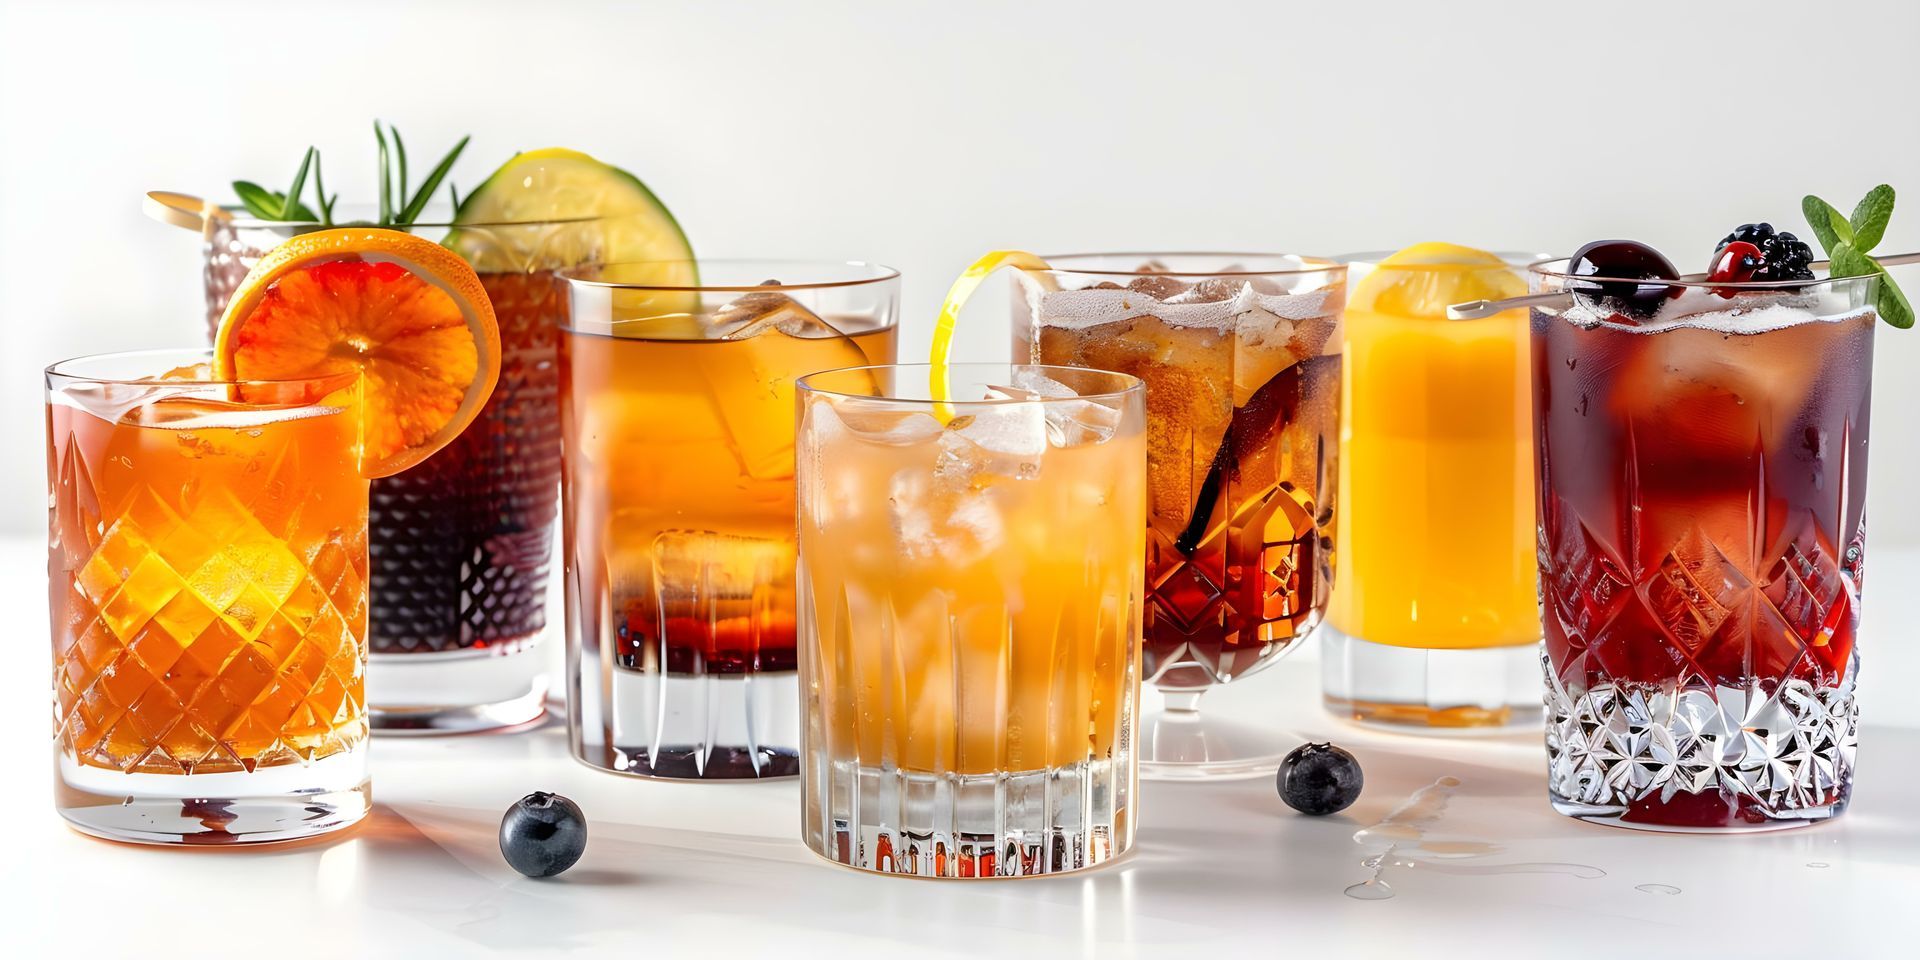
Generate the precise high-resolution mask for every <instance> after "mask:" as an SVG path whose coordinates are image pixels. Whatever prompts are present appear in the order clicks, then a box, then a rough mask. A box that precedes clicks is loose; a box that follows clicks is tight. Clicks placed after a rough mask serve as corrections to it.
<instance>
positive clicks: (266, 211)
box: [233, 147, 320, 220]
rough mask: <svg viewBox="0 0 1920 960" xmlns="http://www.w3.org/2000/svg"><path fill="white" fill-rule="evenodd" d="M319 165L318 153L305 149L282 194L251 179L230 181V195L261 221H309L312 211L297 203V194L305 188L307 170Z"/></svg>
mask: <svg viewBox="0 0 1920 960" xmlns="http://www.w3.org/2000/svg"><path fill="white" fill-rule="evenodd" d="M319 162H320V151H318V150H315V149H314V148H312V147H308V148H307V153H306V156H304V157H301V158H300V169H299V170H297V171H295V172H294V174H293V183H292V185H290V186H289V187H288V188H287V191H286V192H285V193H281V192H279V191H277V190H268V189H267V188H265V187H263V186H261V185H259V184H257V183H254V182H253V181H251V180H235V181H233V192H234V194H235V195H236V196H238V197H239V198H240V205H241V206H243V207H246V208H247V212H248V213H251V214H253V215H254V216H255V217H257V218H259V219H261V220H312V219H313V211H312V210H311V209H309V208H308V207H307V205H306V204H304V203H301V202H300V191H301V190H302V189H303V188H305V186H306V183H307V170H308V168H310V167H312V166H313V165H314V164H317V163H319Z"/></svg>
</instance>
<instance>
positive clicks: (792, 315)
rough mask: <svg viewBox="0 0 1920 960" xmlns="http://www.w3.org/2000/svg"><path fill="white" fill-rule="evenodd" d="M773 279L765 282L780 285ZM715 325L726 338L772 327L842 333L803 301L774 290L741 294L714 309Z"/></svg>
mask: <svg viewBox="0 0 1920 960" xmlns="http://www.w3.org/2000/svg"><path fill="white" fill-rule="evenodd" d="M777 284H778V281H774V280H769V281H767V282H766V283H765V284H764V286H776V285H777ZM711 323H712V326H713V329H714V330H715V331H716V332H717V333H718V335H719V338H720V339H722V340H745V339H747V338H749V337H757V336H759V335H760V334H762V333H765V332H766V331H768V330H778V331H780V332H781V333H784V334H786V335H787V336H789V337H805V338H807V339H826V338H829V337H837V336H840V331H839V330H836V329H834V327H833V325H832V324H830V323H828V322H826V321H825V320H822V319H820V317H819V316H818V315H817V314H815V313H814V312H813V311H811V310H808V309H807V308H806V307H803V306H801V305H800V302H799V301H797V300H795V299H793V298H792V297H789V296H787V295H786V294H784V293H780V292H778V291H774V290H761V291H757V292H754V293H749V294H747V295H746V296H743V297H738V298H736V299H734V300H733V301H731V302H729V303H728V304H726V305H725V306H723V307H721V308H720V309H718V310H715V311H714V312H713V319H712V321H711Z"/></svg>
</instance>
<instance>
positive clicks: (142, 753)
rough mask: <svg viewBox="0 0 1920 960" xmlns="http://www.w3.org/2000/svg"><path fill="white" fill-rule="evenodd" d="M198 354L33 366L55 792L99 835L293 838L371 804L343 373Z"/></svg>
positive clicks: (362, 507) (360, 586)
mask: <svg viewBox="0 0 1920 960" xmlns="http://www.w3.org/2000/svg"><path fill="white" fill-rule="evenodd" d="M209 359H210V355H209V354H208V353H206V352H205V351H201V352H197V353H196V352H190V351H174V352H154V353H132V354H114V355H108V356H97V357H87V358H83V359H77V360H68V361H65V362H63V363H57V364H54V365H53V366H52V367H49V368H47V372H46V385H47V484H48V489H49V492H50V504H51V506H50V509H49V511H48V532H49V536H48V557H47V570H48V579H49V581H50V583H49V587H50V592H51V601H52V626H53V664H54V669H53V694H54V706H55V724H54V758H55V760H54V768H55V778H54V782H55V804H56V806H57V807H58V809H59V811H60V814H61V815H62V816H64V817H65V818H66V819H67V821H68V822H69V823H71V824H72V825H73V826H75V827H76V828H78V829H80V830H82V831H84V832H86V833H90V834H93V835H95V836H100V837H106V838H109V839H114V840H130V841H139V842H146V843H197V844H220V843H258V842H265V841H274V840H290V839H296V838H300V837H306V836H312V835H314V834H320V833H325V832H328V831H330V830H338V829H340V828H342V827H345V826H348V825H350V824H352V823H354V822H355V821H357V820H359V819H360V818H361V817H362V816H364V815H365V814H366V812H367V809H368V805H369V800H368V791H367V764H366V760H367V754H366V738H367V711H366V705H365V703H366V701H365V697H364V690H363V685H364V678H365V667H366V658H367V649H366V628H367V481H366V480H364V479H362V478H361V476H360V474H359V471H358V466H357V463H356V460H355V456H356V443H357V437H358V434H357V431H356V420H355V418H354V417H353V415H352V414H351V413H349V412H347V411H346V410H344V409H343V408H342V407H341V406H338V405H334V404H333V403H331V402H330V395H332V394H334V393H335V391H339V390H346V389H351V388H352V386H353V383H354V378H353V377H352V376H347V377H340V378H332V379H329V380H305V381H277V382H249V383H221V382H213V381H211V380H209V379H208V372H207V371H208V370H209V369H210V368H209V366H208V361H209Z"/></svg>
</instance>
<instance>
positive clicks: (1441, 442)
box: [1322, 244, 1541, 728]
mask: <svg viewBox="0 0 1920 960" xmlns="http://www.w3.org/2000/svg"><path fill="white" fill-rule="evenodd" d="M1342 259H1346V260H1347V261H1348V277H1349V292H1348V296H1347V306H1346V317H1345V320H1346V322H1345V325H1344V331H1345V333H1344V336H1345V340H1346V345H1345V349H1344V351H1343V355H1344V357H1345V360H1344V363H1343V369H1342V380H1343V390H1342V406H1343V409H1342V411H1341V419H1340V423H1341V428H1340V494H1339V497H1340V502H1341V504H1342V512H1343V515H1344V517H1345V519H1344V521H1343V522H1342V523H1341V525H1340V527H1339V530H1338V534H1337V536H1336V540H1335V551H1336V553H1337V554H1338V556H1339V558H1340V577H1339V579H1338V580H1336V581H1335V583H1334V588H1333V598H1332V600H1331V602H1330V603H1329V605H1328V608H1327V621H1328V626H1329V627H1330V628H1331V629H1330V630H1328V631H1327V634H1328V637H1329V639H1328V640H1327V643H1326V646H1325V648H1324V649H1323V654H1324V656H1323V659H1322V669H1323V675H1324V676H1323V679H1324V684H1323V685H1324V690H1325V700H1326V704H1327V707H1328V709H1330V710H1332V711H1334V712H1335V713H1338V714H1341V715H1344V716H1349V717H1352V718H1354V719H1356V720H1361V721H1366V722H1373V723H1380V724H1389V725H1396V726H1402V727H1406V726H1413V727H1425V728H1484V727H1501V726H1504V725H1507V724H1512V723H1519V722H1523V721H1528V720H1537V719H1538V717H1539V710H1540V687H1539V682H1538V680H1537V679H1536V678H1535V676H1534V673H1535V671H1536V669H1537V661H1538V659H1539V652H1538V643H1539V640H1540V618H1539V606H1538V602H1537V593H1536V588H1535V583H1536V580H1537V572H1536V569H1537V568H1536V563H1535V558H1534V536H1533V476H1532V466H1531V464H1532V442H1531V436H1532V433H1531V431H1532V419H1531V406H1530V400H1529V394H1528V363H1529V359H1528V356H1529V355H1528V346H1527V342H1528V341H1527V314H1526V311H1525V310H1509V311H1506V312H1504V313H1500V314H1498V315H1495V316H1492V317H1487V318H1484V319H1479V320H1448V319H1446V307H1447V306H1448V304H1450V303H1456V302H1460V301H1464V300H1473V299H1486V298H1497V297H1503V296H1519V295H1521V294H1524V293H1525V292H1526V281H1525V280H1524V279H1523V277H1522V269H1523V268H1524V266H1525V265H1526V264H1527V263H1530V262H1532V261H1534V260H1538V259H1541V257H1540V256H1535V255H1527V254H1489V253H1483V252H1481V251H1477V250H1472V249H1470V248H1466V247H1457V246H1454V245H1451V244H1420V245H1418V246H1415V247H1410V248H1408V249H1407V250H1404V251H1401V252H1400V253H1398V254H1393V255H1386V254H1361V255H1356V256H1353V257H1349V258H1342Z"/></svg>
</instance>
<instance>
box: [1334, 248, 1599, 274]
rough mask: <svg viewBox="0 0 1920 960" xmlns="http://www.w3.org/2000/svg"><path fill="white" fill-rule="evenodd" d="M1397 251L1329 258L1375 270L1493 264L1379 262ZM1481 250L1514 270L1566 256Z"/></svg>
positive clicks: (1380, 251) (1490, 266)
mask: <svg viewBox="0 0 1920 960" xmlns="http://www.w3.org/2000/svg"><path fill="white" fill-rule="evenodd" d="M1403 249H1404V248H1403ZM1399 252H1400V251H1399V250H1361V251H1358V252H1355V253H1342V254H1337V255H1335V256H1334V257H1332V258H1331V259H1333V260H1337V261H1339V262H1340V263H1342V264H1344V265H1346V266H1349V267H1351V266H1355V265H1360V266H1366V267H1371V268H1373V269H1375V270H1406V271H1409V272H1412V271H1415V270H1419V269H1422V268H1425V267H1461V266H1484V267H1486V268H1487V269H1489V270H1491V269H1493V268H1494V267H1493V264H1490V263H1488V264H1469V263H1467V262H1466V261H1464V260H1442V261H1440V262H1438V263H1394V264H1382V263H1381V261H1383V260H1385V259H1387V258H1388V257H1391V256H1393V255H1394V254H1396V253H1399ZM1481 252H1482V253H1490V254H1493V255H1494V256H1496V257H1499V258H1500V259H1501V261H1502V262H1503V263H1504V265H1505V266H1507V267H1508V268H1511V269H1514V270H1530V269H1532V268H1533V266H1534V265H1535V264H1538V263H1547V262H1550V261H1553V260H1565V259H1567V258H1566V257H1556V256H1554V255H1552V254H1550V253H1541V252H1539V251H1537V250H1525V249H1515V250H1507V249H1498V250H1483V251H1481Z"/></svg>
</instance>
